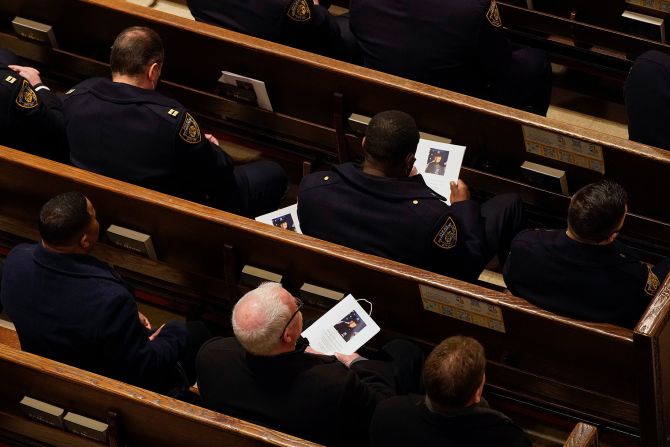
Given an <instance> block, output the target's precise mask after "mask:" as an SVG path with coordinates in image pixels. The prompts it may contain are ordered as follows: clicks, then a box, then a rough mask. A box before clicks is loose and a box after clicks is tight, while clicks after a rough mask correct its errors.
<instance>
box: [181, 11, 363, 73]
mask: <svg viewBox="0 0 670 447" xmlns="http://www.w3.org/2000/svg"><path fill="white" fill-rule="evenodd" d="M188 6H189V9H190V10H191V14H193V17H195V19H196V20H198V21H200V22H206V23H209V24H212V25H218V26H222V27H224V28H228V29H231V30H233V31H237V32H240V33H245V34H249V35H252V36H256V37H260V38H263V39H267V40H271V41H274V42H278V43H282V44H285V45H290V46H292V47H296V48H300V49H303V50H307V51H312V52H315V53H319V54H324V55H326V56H330V57H335V58H338V59H343V60H349V61H358V60H359V56H358V55H359V49H358V44H357V43H356V39H355V38H354V36H353V34H352V33H351V29H350V28H349V17H348V16H347V15H341V16H333V15H332V14H330V13H329V12H328V7H329V6H330V2H323V1H322V2H319V4H318V5H315V4H314V2H313V0H188Z"/></svg>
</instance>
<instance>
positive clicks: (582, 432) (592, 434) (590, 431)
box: [563, 422, 598, 447]
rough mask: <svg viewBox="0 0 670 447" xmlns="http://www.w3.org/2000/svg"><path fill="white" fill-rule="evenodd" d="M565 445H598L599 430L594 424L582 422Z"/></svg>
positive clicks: (576, 446) (592, 446)
mask: <svg viewBox="0 0 670 447" xmlns="http://www.w3.org/2000/svg"><path fill="white" fill-rule="evenodd" d="M563 445H564V446H565V447H598V430H597V429H596V428H595V427H594V426H593V425H589V424H585V423H583V422H580V423H578V424H577V425H576V426H575V428H574V430H572V433H570V437H569V438H568V440H567V441H566V442H565V444H563Z"/></svg>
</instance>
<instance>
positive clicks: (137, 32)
mask: <svg viewBox="0 0 670 447" xmlns="http://www.w3.org/2000/svg"><path fill="white" fill-rule="evenodd" d="M164 59H165V53H164V50H163V41H162V40H161V38H160V36H159V35H158V34H157V33H156V32H155V31H154V30H152V29H150V28H145V27H142V26H133V27H131V28H126V29H125V30H123V31H121V33H120V34H119V35H118V36H117V37H116V40H115V41H114V44H113V45H112V54H111V56H110V60H109V64H110V67H111V69H112V73H113V74H119V75H127V76H137V75H141V74H143V73H144V72H145V70H146V69H147V67H149V66H150V65H151V64H153V63H154V62H156V63H158V64H159V65H162V64H163V60H164Z"/></svg>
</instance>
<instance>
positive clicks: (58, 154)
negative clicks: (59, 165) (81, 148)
mask: <svg viewBox="0 0 670 447" xmlns="http://www.w3.org/2000/svg"><path fill="white" fill-rule="evenodd" d="M0 145H3V146H7V147H10V148H12V149H18V150H22V151H25V152H30V153H32V154H35V155H39V156H40V157H45V158H50V159H52V160H55V161H60V162H64V163H69V161H70V157H69V152H68V146H67V137H66V135H65V124H64V120H63V104H62V103H61V100H60V99H59V98H58V97H57V96H56V95H55V94H54V93H53V92H51V90H50V89H49V87H47V86H46V85H45V84H44V83H42V79H41V78H40V72H39V71H37V70H36V69H35V68H32V67H26V66H24V63H23V61H22V60H21V59H19V58H18V57H17V56H16V55H14V54H13V53H10V52H9V51H6V50H0Z"/></svg>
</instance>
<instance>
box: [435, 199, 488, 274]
mask: <svg viewBox="0 0 670 447" xmlns="http://www.w3.org/2000/svg"><path fill="white" fill-rule="evenodd" d="M431 251H432V255H433V257H434V258H435V259H441V258H442V259H444V269H445V271H446V270H448V271H449V272H450V273H451V274H453V275H454V276H457V277H459V278H464V279H469V280H474V279H477V277H478V276H479V274H480V273H481V271H482V270H483V268H484V266H485V264H486V261H487V260H486V259H485V257H486V239H485V236H484V227H483V222H482V217H481V210H480V208H479V204H477V202H475V201H474V200H465V201H462V202H457V203H454V204H453V205H451V206H450V207H449V211H448V213H447V214H445V216H444V217H443V218H442V219H441V220H440V221H438V223H437V225H436V226H435V227H434V229H433V238H432V241H431Z"/></svg>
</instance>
